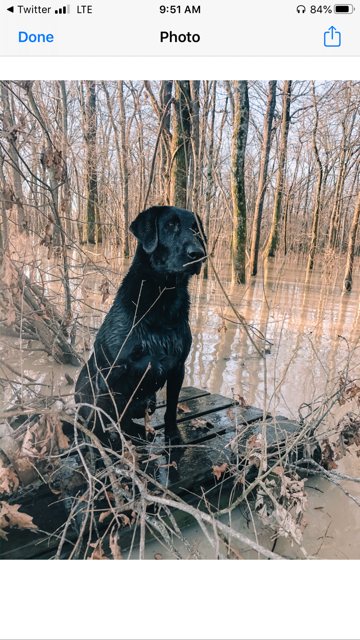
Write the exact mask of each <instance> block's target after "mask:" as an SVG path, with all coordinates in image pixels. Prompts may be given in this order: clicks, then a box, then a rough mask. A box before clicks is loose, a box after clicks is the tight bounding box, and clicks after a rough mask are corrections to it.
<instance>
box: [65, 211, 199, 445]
mask: <svg viewBox="0 0 360 640" xmlns="http://www.w3.org/2000/svg"><path fill="white" fill-rule="evenodd" d="M199 223H200V225H201V222H200V221H199ZM130 231H131V232H132V233H133V234H134V236H135V237H136V238H137V240H138V246H137V250H136V254H135V257H134V260H133V262H132V265H131V267H130V269H129V271H128V273H127V275H126V276H125V278H124V280H123V282H122V284H121V286H120V288H119V290H118V292H117V295H116V298H115V301H114V304H113V306H112V308H111V309H110V311H109V313H108V314H107V316H106V318H105V320H104V323H103V325H102V326H101V327H100V329H99V331H98V334H97V336H96V340H95V344H94V351H93V354H92V355H91V357H90V359H89V361H88V362H87V364H86V365H84V367H83V368H82V370H81V372H80V375H79V378H78V380H77V383H76V389H75V400H76V402H77V403H87V404H88V405H96V406H97V407H99V408H100V409H102V410H103V411H105V413H106V414H107V415H108V416H110V417H111V418H112V419H113V420H114V421H115V422H118V421H119V418H121V428H122V430H123V431H124V432H125V433H127V434H129V435H133V436H135V435H138V434H139V433H140V430H141V427H139V425H137V424H136V423H134V422H133V420H132V419H133V418H143V417H144V416H145V413H146V412H147V411H148V412H149V413H152V412H153V411H154V410H155V401H156V399H155V394H156V392H157V391H158V390H159V389H161V388H162V387H163V386H164V385H165V383H167V406H166V413H165V436H166V438H167V439H168V440H169V441H170V442H176V441H177V440H178V439H179V432H178V429H177V425H176V411H177V404H178V399H179V392H180V389H181V385H182V383H183V379H184V370H185V368H184V365H185V360H186V358H187V356H188V354H189V351H190V347H191V342H192V338H191V332H190V326H189V308H190V297H189V293H188V283H189V279H190V278H191V276H192V275H194V274H199V273H200V270H201V266H202V263H203V261H204V259H205V257H206V247H205V242H204V241H203V238H204V239H205V235H204V231H203V228H202V225H201V233H200V232H199V228H198V224H197V220H196V218H195V216H194V214H193V213H191V212H190V211H187V210H186V209H179V208H177V207H167V206H163V207H151V208H150V209H147V210H146V211H143V212H142V213H139V215H138V216H137V218H136V219H135V220H134V221H133V222H132V224H131V226H130ZM201 234H202V235H201ZM98 413H99V412H98V411H93V410H92V409H91V408H90V407H86V406H83V407H81V409H80V415H81V416H82V417H83V418H84V419H85V420H88V425H89V428H91V429H94V430H95V433H97V435H98V436H99V437H103V435H104V432H103V428H102V425H101V421H100V419H99V416H98ZM103 422H104V424H105V425H106V424H107V423H108V422H109V421H108V420H107V419H106V417H105V416H103ZM141 435H143V434H141Z"/></svg>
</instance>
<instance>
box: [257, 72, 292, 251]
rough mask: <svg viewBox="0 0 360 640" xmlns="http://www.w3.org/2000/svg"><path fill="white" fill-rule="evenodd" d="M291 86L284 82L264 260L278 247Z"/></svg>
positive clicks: (288, 81) (289, 82)
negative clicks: (278, 142)
mask: <svg viewBox="0 0 360 640" xmlns="http://www.w3.org/2000/svg"><path fill="white" fill-rule="evenodd" d="M291 84H292V80H285V82H284V97H283V112H282V126H281V147H280V158H279V168H278V174H277V180H276V189H275V200H274V211H273V219H272V225H271V230H270V236H269V239H268V241H267V244H266V247H265V250H264V253H263V257H264V259H265V258H267V257H269V258H273V257H274V255H275V251H276V249H277V245H278V237H279V220H280V215H281V202H282V197H283V193H284V182H285V163H286V156H287V142H288V135H289V125H290V103H291Z"/></svg>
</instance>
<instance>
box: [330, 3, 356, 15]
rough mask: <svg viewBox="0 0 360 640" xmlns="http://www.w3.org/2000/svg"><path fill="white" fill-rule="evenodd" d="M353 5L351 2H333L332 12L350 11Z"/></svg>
mask: <svg viewBox="0 0 360 640" xmlns="http://www.w3.org/2000/svg"><path fill="white" fill-rule="evenodd" d="M353 11H354V7H353V5H352V4H335V5H334V13H352V12H353Z"/></svg>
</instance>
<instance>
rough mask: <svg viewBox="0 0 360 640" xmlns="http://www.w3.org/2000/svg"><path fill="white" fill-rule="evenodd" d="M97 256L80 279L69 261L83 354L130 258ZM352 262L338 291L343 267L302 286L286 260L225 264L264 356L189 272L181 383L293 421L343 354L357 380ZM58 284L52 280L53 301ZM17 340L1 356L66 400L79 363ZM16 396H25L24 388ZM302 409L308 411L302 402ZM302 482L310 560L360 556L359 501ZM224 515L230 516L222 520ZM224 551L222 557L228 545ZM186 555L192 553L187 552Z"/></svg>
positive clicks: (156, 547)
mask: <svg viewBox="0 0 360 640" xmlns="http://www.w3.org/2000/svg"><path fill="white" fill-rule="evenodd" d="M104 253H105V258H104V255H103V253H102V250H101V248H100V249H98V250H96V249H95V250H94V249H93V248H92V249H89V250H88V254H89V256H90V258H91V259H92V260H94V262H95V263H96V264H97V265H98V266H99V267H100V268H101V270H102V272H101V273H99V272H98V271H97V270H96V269H95V268H94V265H90V266H89V267H88V268H87V273H86V275H85V279H84V280H83V281H82V280H81V277H79V276H81V273H82V271H81V269H79V266H77V264H76V262H75V261H74V263H73V266H72V277H73V278H74V280H72V288H73V293H74V296H75V297H76V299H77V301H78V302H77V309H76V310H75V311H76V312H77V314H78V315H79V319H80V321H81V322H82V323H83V325H84V330H83V332H82V333H81V334H78V335H77V349H78V350H79V351H80V352H81V351H82V350H83V354H82V355H83V356H84V357H88V356H89V354H90V352H89V351H86V350H84V344H85V342H86V341H90V344H91V341H92V340H93V338H94V336H95V333H96V329H97V328H98V327H99V326H100V324H101V322H102V320H103V317H104V314H105V313H106V312H107V311H108V310H109V308H110V306H111V302H112V299H113V295H114V293H115V291H116V288H117V286H118V285H119V284H120V281H121V277H122V276H123V275H124V273H125V272H126V270H127V269H128V263H126V262H122V261H121V260H120V258H119V257H118V252H115V253H114V250H113V249H107V250H106V249H105V251H104ZM74 260H75V256H74ZM356 266H357V270H356V272H355V278H354V286H353V290H352V292H351V293H350V294H349V293H346V294H345V295H343V294H342V291H341V285H342V277H343V268H342V266H341V265H340V266H338V267H337V268H335V267H333V269H332V271H329V272H327V273H321V271H320V270H315V271H314V273H313V274H312V275H311V279H310V281H309V282H308V283H306V282H305V277H306V274H305V270H304V268H303V267H302V266H301V265H298V264H291V263H289V265H285V267H283V268H281V266H279V264H272V265H270V266H269V267H268V268H267V270H266V272H265V273H261V274H260V275H259V276H258V277H256V278H252V279H251V280H250V282H249V284H247V285H245V286H239V285H235V284H232V283H231V279H230V277H229V271H228V269H227V268H223V269H222V271H221V272H220V275H221V278H222V281H223V283H224V286H225V288H226V291H227V293H228V294H229V296H230V297H231V301H232V303H233V304H234V305H235V307H236V308H237V310H238V311H239V312H240V313H241V314H242V315H243V316H244V318H245V319H246V321H247V322H248V323H249V324H251V325H252V326H253V327H254V328H255V330H259V331H261V332H262V333H263V334H265V333H266V338H267V340H268V343H266V352H265V358H264V359H263V358H261V357H260V356H259V355H258V353H257V352H256V351H255V349H254V347H253V345H252V344H251V343H250V340H249V339H248V337H247V336H246V334H245V332H244V330H243V329H242V328H241V326H239V324H238V320H237V318H236V316H235V315H234V313H233V312H232V310H231V309H230V308H229V305H228V304H227V302H226V300H225V298H224V296H223V294H222V292H221V291H220V289H219V287H218V285H217V283H216V282H215V280H213V279H209V280H208V281H204V280H203V279H202V278H201V277H200V278H194V279H193V281H192V283H191V298H192V305H191V312H190V325H191V330H192V334H193V344H192V349H191V353H190V355H189V358H188V360H187V363H186V376H185V381H184V385H185V386H187V385H191V386H195V387H199V388H202V389H206V390H208V391H210V392H212V393H220V394H222V395H225V396H228V397H232V396H233V395H237V394H238V395H240V396H242V397H244V398H245V400H246V403H247V404H250V405H253V406H257V407H260V408H262V407H263V406H264V402H265V404H266V408H267V410H268V411H271V412H276V414H281V415H285V416H288V417H292V418H296V419H298V418H299V407H300V405H301V404H302V403H308V404H311V403H313V402H314V401H316V399H318V398H319V397H320V396H322V395H323V394H330V393H332V392H334V390H336V388H337V386H336V385H338V375H339V372H340V371H341V370H343V369H344V367H345V365H346V361H347V358H348V353H349V351H350V352H352V357H351V361H350V367H349V375H350V376H351V378H356V377H360V357H359V354H360V349H359V348H356V344H357V340H358V339H359V333H360V277H359V273H358V271H359V265H356ZM56 273H57V268H56V265H54V266H53V267H52V269H51V270H50V275H49V276H48V281H49V283H50V281H51V280H52V279H53V278H54V277H55V276H56ZM105 275H106V276H108V277H109V279H110V281H111V283H112V284H111V287H110V292H111V296H110V298H109V299H108V300H106V302H104V303H103V304H102V301H101V292H100V290H99V289H100V286H101V283H102V281H103V278H104V276H105ZM77 278H78V279H77ZM49 286H50V285H49ZM57 286H58V284H56V283H52V284H51V289H52V291H53V293H54V296H55V297H54V300H55V301H56V287H57ZM84 299H85V303H84ZM339 336H342V338H341V337H339ZM343 338H346V340H344V339H343ZM257 344H258V346H259V347H260V348H262V347H263V346H264V343H263V342H259V341H257ZM19 346H20V345H19V341H13V340H11V339H9V338H6V337H4V338H3V339H2V345H1V356H2V358H3V359H5V360H6V361H7V362H8V363H9V364H12V365H13V366H14V367H15V368H17V369H18V370H21V371H23V373H24V374H26V375H27V376H29V377H31V378H35V379H36V380H37V381H38V383H39V385H40V384H41V385H44V386H42V387H40V386H39V387H38V390H39V391H40V390H42V392H48V391H49V390H50V388H51V389H52V391H53V393H54V394H55V395H59V396H62V397H64V398H68V399H69V400H71V394H72V392H73V387H72V386H71V385H69V384H68V383H67V381H66V379H65V373H67V374H68V375H70V376H71V378H73V379H74V380H76V377H77V374H78V370H77V369H76V368H74V367H71V366H62V365H59V364H57V363H54V362H53V361H52V359H51V358H50V357H49V356H47V355H46V354H44V353H43V352H41V351H31V349H32V348H36V347H37V348H38V347H40V345H39V343H36V342H33V343H31V344H30V345H28V344H26V345H25V346H26V348H27V349H28V350H27V351H24V352H21V351H20V350H19V349H16V348H15V347H19ZM23 346H24V343H23ZM85 346H87V345H86V344H85ZM6 374H7V375H8V376H9V377H10V379H16V376H15V377H14V374H11V372H9V371H6ZM24 382H25V383H26V380H25V381H24ZM45 385H50V386H45ZM23 393H24V394H25V397H26V387H24V390H23ZM13 401H14V392H13V390H11V389H10V388H7V389H6V390H5V391H3V393H2V406H3V408H5V407H9V406H10V405H11V403H12V402H13ZM302 411H303V415H306V413H307V410H306V408H305V407H304V408H303V409H302ZM347 411H356V412H358V411H359V408H358V407H357V406H356V404H355V403H354V402H352V403H348V404H346V405H345V406H343V407H339V405H336V406H334V409H333V410H332V412H331V415H330V416H329V417H328V420H327V424H326V426H325V427H324V428H326V429H331V427H332V426H333V425H334V424H336V422H337V420H338V419H339V418H340V417H341V416H342V415H343V414H344V413H346V412H347ZM338 470H339V471H340V472H342V473H345V474H347V475H352V476H355V477H360V458H358V457H356V455H355V452H354V451H351V452H350V454H348V455H347V456H346V457H345V458H343V459H342V460H341V461H340V462H339V469H338ZM343 486H344V487H345V488H346V489H347V490H348V491H349V492H350V493H351V495H353V496H354V497H355V498H356V499H357V500H360V484H356V483H353V482H352V483H350V482H344V483H343ZM305 487H307V492H308V504H307V508H306V512H305V516H306V519H307V520H308V525H307V527H306V528H305V532H304V539H303V544H304V547H305V549H306V550H307V552H308V554H310V555H314V556H315V557H317V558H339V559H340V558H342V559H344V558H360V508H359V507H358V506H357V505H356V504H355V503H354V501H352V500H351V499H350V498H348V497H347V496H345V495H344V493H342V491H341V490H340V489H339V488H338V487H336V486H334V485H332V484H330V483H328V482H327V481H325V480H322V479H316V478H311V479H308V480H307V482H306V485H305ZM245 511H246V509H245V510H244V507H241V508H238V509H236V510H235V511H234V513H233V514H232V520H231V524H232V526H236V527H237V528H238V529H239V530H243V532H244V533H245V534H246V535H247V536H249V537H253V538H254V539H255V533H254V531H253V523H252V522H251V521H250V522H249V520H248V516H247V515H246V513H245ZM223 521H224V522H226V523H229V519H228V517H226V518H225V517H224V518H223ZM254 524H255V528H256V535H257V537H258V541H259V543H261V544H267V545H268V544H271V543H270V541H269V534H268V533H267V531H266V530H265V529H264V527H263V526H262V524H261V522H259V521H258V520H257V519H256V517H255V521H254ZM186 537H187V538H188V540H189V541H190V542H191V544H192V545H193V547H194V549H195V548H196V549H197V551H198V553H199V554H200V556H201V557H204V558H211V557H213V554H214V552H213V549H212V548H211V547H210V546H209V543H208V542H207V540H206V539H204V537H203V535H202V532H201V531H200V530H198V527H196V526H191V527H188V528H187V529H186ZM180 546H181V545H180ZM233 547H234V549H236V550H237V551H238V552H239V553H240V555H241V556H242V557H244V558H251V557H257V554H255V553H253V552H252V551H249V550H246V549H245V548H244V547H243V548H241V545H240V544H238V543H236V542H235V541H234V542H233ZM179 548H180V547H179ZM223 551H224V555H226V550H223ZM276 551H277V552H278V553H284V554H286V555H287V556H291V557H299V558H301V557H303V555H302V553H301V551H300V550H299V549H298V548H296V545H294V547H291V545H290V544H289V542H288V541H287V540H286V539H283V538H282V539H279V540H278V542H277V545H276ZM157 553H161V555H162V556H163V558H167V557H170V554H169V553H168V552H167V551H166V549H164V548H163V547H161V545H160V544H159V542H156V541H155V542H150V543H148V544H147V550H146V556H147V557H148V558H153V557H154V556H155V554H157ZM135 555H136V554H135ZM190 555H191V554H190ZM183 557H189V553H188V552H187V551H186V550H184V549H183Z"/></svg>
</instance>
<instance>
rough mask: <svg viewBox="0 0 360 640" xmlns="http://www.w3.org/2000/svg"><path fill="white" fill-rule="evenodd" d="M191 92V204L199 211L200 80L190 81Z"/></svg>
mask: <svg viewBox="0 0 360 640" xmlns="http://www.w3.org/2000/svg"><path fill="white" fill-rule="evenodd" d="M190 93H191V143H192V160H193V161H192V165H191V176H190V183H191V184H190V188H191V200H192V202H191V205H192V209H193V210H194V211H196V212H197V209H198V200H199V183H200V176H199V170H200V167H199V151H200V80H191V81H190Z"/></svg>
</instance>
